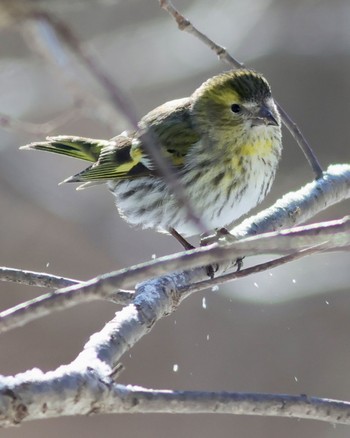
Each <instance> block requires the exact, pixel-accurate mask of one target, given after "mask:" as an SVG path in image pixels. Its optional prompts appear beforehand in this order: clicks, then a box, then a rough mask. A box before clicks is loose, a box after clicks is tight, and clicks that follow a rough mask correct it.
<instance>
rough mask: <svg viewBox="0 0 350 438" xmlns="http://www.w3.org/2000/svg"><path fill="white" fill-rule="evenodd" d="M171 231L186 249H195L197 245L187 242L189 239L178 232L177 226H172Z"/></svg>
mask: <svg viewBox="0 0 350 438" xmlns="http://www.w3.org/2000/svg"><path fill="white" fill-rule="evenodd" d="M169 233H170V234H171V235H172V236H173V237H175V239H176V240H177V241H178V242H179V243H180V245H182V246H183V247H184V249H185V250H186V251H187V250H189V249H194V248H195V247H194V246H193V245H191V244H190V242H187V240H186V239H185V238H184V237H182V236H181V234H180V233H178V232H177V231H176V230H175V228H172V227H170V228H169Z"/></svg>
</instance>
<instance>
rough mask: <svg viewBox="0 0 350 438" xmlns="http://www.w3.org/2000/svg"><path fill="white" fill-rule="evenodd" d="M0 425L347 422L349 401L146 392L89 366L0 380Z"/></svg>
mask: <svg viewBox="0 0 350 438" xmlns="http://www.w3.org/2000/svg"><path fill="white" fill-rule="evenodd" d="M0 387H1V389H0V412H1V418H0V426H2V427H4V426H12V425H17V424H19V423H21V422H22V421H28V420H34V419H44V418H45V419H48V418H54V417H61V416H63V415H65V416H68V415H69V416H71V415H92V414H106V413H109V414H110V413H129V414H130V413H170V414H179V413H182V414H184V413H186V414H194V413H197V414H198V413H221V414H234V415H264V416H275V417H290V418H305V419H313V420H319V421H328V422H330V423H332V424H350V403H347V402H342V401H337V400H329V399H322V398H317V397H308V396H306V395H300V396H291V395H284V394H283V395H282V394H254V393H234V392H205V391H165V390H163V391H162V390H161V391H158V390H149V389H145V388H142V387H134V386H131V385H128V386H124V385H117V384H115V383H113V381H111V380H110V379H106V378H104V379H98V374H97V373H96V372H95V371H93V370H92V369H90V370H87V369H86V368H85V370H84V372H83V373H82V372H81V370H79V369H76V368H74V367H72V366H66V367H61V368H59V369H57V370H56V371H54V372H51V373H48V374H44V373H42V372H41V371H40V370H33V371H28V372H26V373H24V374H19V375H17V376H16V377H15V378H11V379H10V378H4V377H3V378H1V379H0Z"/></svg>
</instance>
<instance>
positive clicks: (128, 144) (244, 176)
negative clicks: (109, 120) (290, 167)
mask: <svg viewBox="0 0 350 438" xmlns="http://www.w3.org/2000/svg"><path fill="white" fill-rule="evenodd" d="M145 133H146V134H147V133H151V134H152V136H153V138H155V139H156V142H155V145H156V147H157V148H158V151H157V152H158V153H159V154H161V155H162V156H163V157H165V158H166V159H167V160H168V161H169V162H170V165H171V167H172V169H173V171H174V172H175V174H176V176H177V178H178V181H179V182H180V183H181V184H182V186H183V188H184V191H185V194H186V196H187V199H188V202H189V203H190V205H191V206H192V208H193V209H194V211H195V212H196V213H197V215H198V217H199V218H200V219H201V220H202V221H203V223H204V224H206V226H207V227H209V229H210V230H212V229H213V230H220V229H226V227H227V226H229V225H230V224H232V223H233V222H234V221H236V220H237V219H239V218H240V217H241V216H243V215H245V214H246V213H248V212H249V211H250V210H251V209H252V208H253V207H255V206H256V205H257V204H259V203H260V202H261V201H262V200H263V199H264V198H265V196H266V195H267V193H268V192H269V190H270V188H271V185H272V182H273V180H274V177H275V173H276V169H277V167H278V162H279V160H280V156H281V151H282V133H281V118H280V115H279V112H278V109H277V107H276V104H275V102H274V99H273V97H272V94H271V88H270V85H269V83H268V81H267V80H266V79H265V77H264V76H263V75H262V74H261V73H258V72H256V71H255V70H251V69H246V68H242V69H236V70H230V71H226V72H223V73H220V74H218V75H215V76H213V77H211V78H209V79H208V80H206V81H205V82H204V83H202V84H201V85H200V86H199V87H198V88H197V89H196V90H195V91H194V92H193V93H192V95H190V96H189V97H185V98H180V99H176V100H171V101H169V102H166V103H164V104H162V105H160V106H158V107H157V108H155V109H153V110H152V111H150V112H149V113H148V114H146V115H145V116H144V117H142V118H141V120H140V121H139V124H138V129H137V130H136V131H133V132H128V131H124V132H122V133H121V134H119V135H117V136H116V137H113V138H112V139H110V140H100V139H91V138H84V137H79V136H68V135H58V136H49V137H47V138H46V140H45V141H40V142H33V143H30V144H28V145H25V146H22V147H21V149H26V150H41V151H48V152H53V153H56V154H61V155H66V156H68V157H73V158H78V159H82V160H85V161H87V162H90V165H89V167H87V168H86V169H84V170H82V171H81V172H79V173H77V174H76V175H73V176H71V177H69V178H67V179H65V180H64V181H62V182H65V183H80V184H81V185H80V186H79V187H78V188H77V189H84V188H87V187H90V186H92V185H96V184H100V183H106V184H107V187H108V189H109V190H110V191H111V192H112V194H113V195H114V197H115V202H116V206H117V208H118V211H119V214H120V216H121V217H122V218H124V219H125V220H126V221H127V222H128V223H129V224H131V225H132V226H137V227H141V228H144V229H147V228H149V229H154V230H156V231H159V232H164V233H170V234H172V235H173V236H174V237H176V238H177V240H179V241H180V243H182V244H183V245H184V246H185V248H186V244H187V243H188V242H187V240H186V238H187V237H190V236H194V235H196V234H199V233H198V228H197V227H196V224H194V223H192V222H191V221H190V220H189V219H188V214H187V211H186V207H185V206H184V205H180V204H179V202H178V201H177V199H176V196H175V194H174V193H173V192H172V190H171V188H170V187H169V186H168V185H167V182H166V181H165V179H164V176H163V175H162V173H161V172H160V170H159V169H158V168H157V165H156V164H155V163H154V162H153V160H152V157H151V156H150V155H149V154H148V152H147V149H146V147H145V146H144V142H145V140H144V134H145ZM190 247H191V245H190V244H188V246H187V248H190Z"/></svg>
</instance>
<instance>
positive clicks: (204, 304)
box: [202, 297, 207, 309]
mask: <svg viewBox="0 0 350 438" xmlns="http://www.w3.org/2000/svg"><path fill="white" fill-rule="evenodd" d="M202 307H203V309H206V308H207V300H206V298H205V297H203V298H202Z"/></svg>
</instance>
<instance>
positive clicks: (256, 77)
mask: <svg viewBox="0 0 350 438" xmlns="http://www.w3.org/2000/svg"><path fill="white" fill-rule="evenodd" d="M192 114H193V119H194V122H195V124H196V125H197V127H198V129H199V130H200V131H201V134H202V135H204V136H208V138H209V139H210V140H214V141H218V142H219V144H220V143H221V144H223V143H226V142H232V141H235V139H237V140H239V138H242V137H246V136H247V135H249V133H251V132H253V131H251V130H254V131H255V130H256V129H259V128H262V129H269V130H270V129H275V130H280V125H281V122H280V116H279V114H278V111H277V108H276V105H275V103H274V101H273V98H272V96H271V89H270V86H269V84H268V82H267V80H266V79H265V78H264V77H263V76H262V75H261V74H259V73H256V72H255V71H253V70H247V69H240V70H233V71H229V72H225V73H222V74H220V75H218V76H214V77H212V78H210V79H208V80H207V81H206V82H204V83H203V84H202V85H201V86H200V87H199V88H198V89H197V90H196V91H195V92H194V93H193V95H192ZM242 140H243V138H242Z"/></svg>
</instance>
